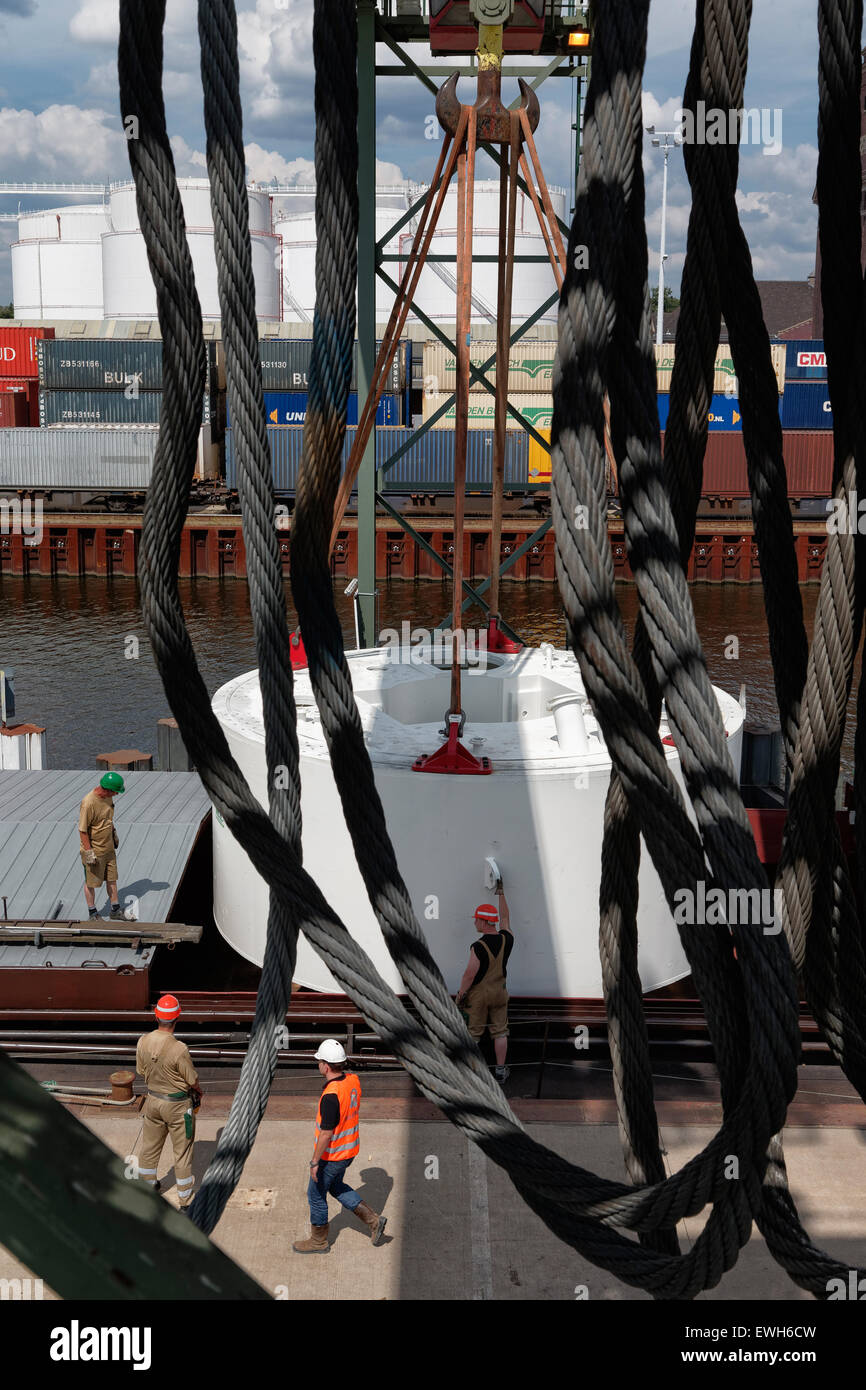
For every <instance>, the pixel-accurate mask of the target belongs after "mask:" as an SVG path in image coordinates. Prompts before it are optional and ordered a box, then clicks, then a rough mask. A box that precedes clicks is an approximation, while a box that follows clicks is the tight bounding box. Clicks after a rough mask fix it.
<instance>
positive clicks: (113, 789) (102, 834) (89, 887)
mask: <svg viewBox="0 0 866 1390" xmlns="http://www.w3.org/2000/svg"><path fill="white" fill-rule="evenodd" d="M125 790H126V788H125V787H124V785H123V778H122V777H121V775H120V773H119V772H106V773H105V774H104V775H103V776H102V777H100V779H99V786H98V787H94V788H93V790H92V791H89V792H88V793H87V795H86V796H85V797H84V799H83V801H82V802H81V809H80V811H79V814H78V833H79V836H80V837H81V863H82V865H83V868H84V897H85V900H86V902H87V911H88V914H89V916H91V917H98V916H99V913H98V911H97V908H96V889H97V888H99V887H100V885H101V884H103V883H104V884H105V886H106V888H107V889H108V897H109V901H110V903H111V916H112V917H114V918H118V917H122V916H123V908H122V907H121V906H120V902H119V900H118V897H117V857H116V854H115V851H116V850H117V847H118V845H119V844H120V841H119V839H118V838H117V831H116V830H115V828H114V797H115V796H117V795H118V794H119V793H120V792H123V791H125Z"/></svg>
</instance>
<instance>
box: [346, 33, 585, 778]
mask: <svg viewBox="0 0 866 1390" xmlns="http://www.w3.org/2000/svg"><path fill="white" fill-rule="evenodd" d="M502 31H503V26H502V24H501V23H498V24H485V23H482V24H480V26H479V45H478V60H479V72H478V96H477V100H476V103H475V105H474V106H471V107H470V106H464V105H462V104H461V103H460V102H459V101H458V100H457V95H456V90H457V75H456V74H455V75H454V76H452V77H450V78H449V79H448V81H446V82H445V83H443V85H442V86H441V87H440V89H439V92H438V95H437V98H436V114H437V116H438V118H439V123H440V125H441V126H442V128H443V130H444V133H445V139H444V141H443V146H442V150H441V153H440V156H439V161H438V164H437V166H436V172H435V174H434V176H433V180H432V183H431V185H430V188H429V190H428V193H427V197H426V199H425V201H424V206H423V210H422V213H421V217H420V221H419V225H418V230H417V232H416V234H415V237H414V239H413V244H412V250H411V254H410V256H409V259H408V262H407V265H406V270H405V273H404V276H403V279H402V282H401V285H400V292H399V294H398V295H397V296H396V297H395V301H394V305H393V308H392V310H391V314H390V317H389V320H388V325H387V328H386V331H385V336H384V339H383V341H382V346H381V349H380V352H379V355H378V358H377V361H376V367H375V370H374V373H373V380H372V383H371V387H370V393H369V396H368V398H367V400H366V402H365V404H364V408H363V410H362V412H361V416H360V419H359V421H358V428H357V431H356V434H355V440H354V444H353V447H352V451H351V453H350V456H349V461H348V464H347V466H346V471H345V474H344V476H343V480H342V483H341V486H340V489H339V492H338V494H337V499H336V503H335V507H334V521H333V527H332V531H331V548H332V549H333V547H334V544H335V543H336V540H337V536H338V532H339V529H340V525H341V523H342V520H343V516H344V514H345V510H346V507H347V505H348V502H349V498H350V497H351V495H352V490H353V488H354V486H355V482H356V480H357V476H358V470H359V468H360V465H361V460H362V458H363V456H364V451H365V449H366V447H367V442H368V440H369V437H370V432H371V430H372V428H373V424H374V421H375V418H376V410H377V407H378V404H379V400H380V399H381V396H382V393H383V391H384V390H385V385H386V382H387V380H388V373H389V370H390V366H391V363H392V361H393V358H394V354H395V352H396V350H397V346H398V343H399V340H400V335H401V333H402V331H403V326H404V324H405V322H406V318H407V316H408V314H409V310H410V307H411V304H412V300H413V297H414V294H415V291H416V289H417V286H418V282H419V280H420V277H421V272H422V270H423V268H424V265H425V262H426V259H427V256H428V253H429V250H430V246H431V243H432V239H433V235H434V233H435V231H436V226H437V223H438V221H439V216H440V214H441V211H442V207H443V204H444V201H445V197H446V194H447V192H448V188H449V186H450V184H451V180H452V179H453V177H454V174H455V172H456V174H457V310H456V318H457V324H456V327H457V332H456V344H455V346H456V353H457V362H456V412H455V414H456V419H455V430H454V567H453V585H454V601H453V618H452V627H453V636H452V663H451V704H450V708H449V710H448V712H447V714H446V731H447V733H448V740H447V742H446V744H445V745H444V746H443V747H442V748H441V749H440V750H439V751H438V752H437V753H434V754H433V755H431V756H426V755H424V756H422V757H420V758H418V759H417V761H416V762H415V763H414V764H413V766H414V768H415V770H416V771H423V772H476V773H479V772H480V773H485V772H489V771H490V770H491V769H490V764H489V762H488V760H487V759H484V758H481V759H477V758H475V757H473V756H472V755H471V754H470V753H469V752H468V751H467V750H466V749H465V748H463V747H462V745H460V743H459V735H460V732H461V731H462V728H463V723H464V721H465V714H464V712H463V709H462V704H461V655H462V649H463V645H464V642H463V603H462V592H463V559H464V556H463V551H464V506H465V491H466V451H467V431H468V413H469V357H470V341H471V311H472V245H473V203H474V182H475V154H476V150H477V146H478V142H479V141H481V142H486V143H488V144H493V145H499V146H500V148H501V150H502V158H501V160H500V180H501V182H500V216H499V262H498V286H497V306H496V308H497V317H496V357H497V365H498V372H497V376H496V393H495V400H496V404H495V414H494V459H493V488H492V529H491V554H490V590H491V604H490V614H489V620H488V633H487V644H488V649H489V650H492V651H499V652H514V651H519V650H520V643H517V642H512V641H511V640H510V639H509V638H508V637H507V636H506V635H505V633H504V632H503V631H502V630H501V627H500V618H499V567H500V562H501V548H502V546H501V537H502V501H503V492H504V479H505V440H506V413H507V403H508V362H509V355H510V338H511V304H512V291H513V284H514V240H515V226H516V216H517V181H518V172H519V173H520V174H522V176H523V178H524V180H525V182H526V184H527V186H528V188H529V191H530V199H531V201H532V205H533V208H534V209H535V213H536V216H537V218H538V222H539V225H540V228H541V232H542V235H543V237H544V242H545V246H546V249H547V253H548V256H549V259H550V263H551V266H552V268H553V273H554V277H555V280H556V284H557V288H561V286H562V281H563V275H564V266H565V248H564V245H563V241H562V235H561V233H560V230H559V226H558V223H557V220H556V217H555V215H554V212H553V205H552V203H551V199H550V194H549V191H548V188H547V184H546V182H545V179H544V174H543V172H542V170H541V164H540V161H539V158H538V153H537V151H536V148H535V142H534V140H533V131H534V130H535V128H536V127H537V125H538V119H539V114H540V112H539V105H538V98H537V96H536V95H535V92H534V91H533V89H532V88H531V87H529V86H528V85H527V84H526V83H525V82H524V81H523V79H522V78H520V79H518V81H519V86H520V94H521V96H520V104H519V106H518V107H517V109H515V110H511V111H510V110H508V109H506V108H505V107H504V106H503V105H502V99H501V83H502V51H503V32H502ZM527 151H528V153H529V161H531V164H532V168H533V172H534V175H535V180H533V178H532V177H531V176H530V171H529V161H527V157H526V154H527ZM506 172H507V182H506ZM536 185H537V186H536Z"/></svg>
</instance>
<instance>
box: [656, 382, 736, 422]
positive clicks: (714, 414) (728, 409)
mask: <svg viewBox="0 0 866 1390" xmlns="http://www.w3.org/2000/svg"><path fill="white" fill-rule="evenodd" d="M670 402H671V398H670V395H669V393H668V392H667V391H660V392H659V395H658V405H659V428H660V429H662V430H664V429H666V428H667V423H668V412H669V410H670ZM707 425H708V427H709V429H710V430H742V428H743V424H742V416H741V415H740V402H739V401H738V400H737V398H736V396H713V398H712V401H711V403H710V409H709V411H708V413H707Z"/></svg>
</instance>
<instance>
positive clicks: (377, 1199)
mask: <svg viewBox="0 0 866 1390" xmlns="http://www.w3.org/2000/svg"><path fill="white" fill-rule="evenodd" d="M353 1172H354V1177H355V1181H354V1182H353V1181H352V1177H353ZM344 1182H347V1183H348V1184H349V1186H350V1187H354V1189H355V1191H356V1192H357V1193H358V1194H359V1196H360V1198H361V1201H362V1202H366V1203H367V1206H368V1207H370V1208H371V1209H372V1210H373V1211H375V1212H378V1213H379V1215H380V1216H387V1215H388V1208H387V1203H388V1198H389V1197H390V1195H391V1191H392V1189H393V1187H394V1179H393V1178H392V1177H391V1175H390V1174H389V1173H386V1172H385V1169H384V1168H361V1169H359V1170H358V1171H357V1172H355V1171H354V1169H352V1168H349V1169H348V1171H347V1172H346V1175H345V1178H344ZM335 1205H336V1206H337V1215H336V1217H334V1218H333V1219H332V1220H331V1222H330V1226H329V1230H328V1239H329V1241H330V1242H331V1244H332V1245H333V1244H334V1242H335V1240H336V1239H337V1237H338V1236H339V1235H340V1233H341V1232H342V1231H344V1230H345V1229H346V1227H351V1229H352V1230H363V1229H364V1226H363V1222H362V1221H361V1219H360V1217H357V1216H355V1215H354V1214H353V1213H352V1212H350V1211H347V1210H346V1208H345V1207H342V1206H339V1205H338V1204H337V1203H336V1201H335V1199H333V1198H331V1197H329V1198H328V1214H329V1215H330V1214H331V1212H332V1211H333V1210H334V1207H335ZM392 1239H393V1237H392V1236H389V1235H388V1231H387V1228H386V1230H385V1234H384V1236H383V1237H382V1239H381V1241H380V1242H379V1244H380V1245H389V1244H390V1243H391V1240H392Z"/></svg>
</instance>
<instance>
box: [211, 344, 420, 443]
mask: <svg viewBox="0 0 866 1390" xmlns="http://www.w3.org/2000/svg"><path fill="white" fill-rule="evenodd" d="M380 346H381V344H380V343H377V344H376V350H377V351H378V349H379V347H380ZM219 350H220V354H222V352H223V349H222V344H220V349H219ZM411 351H412V344H411V343H409V342H402V343H400V344H399V346H398V348H397V352H396V353H395V355H394V360H393V362H392V363H391V369H390V373H389V376H388V383H387V390H386V391H385V392H384V394H383V395H382V398H381V400H380V401H379V406H378V410H377V412H376V424H377V425H404V424H406V422H407V413H408V406H409V392H410V390H411V385H412V357H411ZM259 354H260V356H261V362H262V386H263V388H264V395H265V416H266V418H267V422H268V425H269V426H271V425H276V426H281V425H282V426H289V427H292V426H294V427H296V428H297V427H299V426H302V425H303V423H304V420H305V419H306V416H307V403H308V392H309V380H310V364H311V362H312V357H313V343H312V339H309V338H264V339H262V340H261V341H260V342H259ZM220 370H221V371H222V372H223V373H224V363H221V366H220ZM361 404H362V406H363V402H362V403H361ZM228 423H229V424H231V421H230V420H229V421H228ZM347 423H348V424H349V425H356V424H357V423H358V344H357V343H356V344H355V360H354V362H353V366H352V383H351V393H350V396H349V406H348V413H347Z"/></svg>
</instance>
